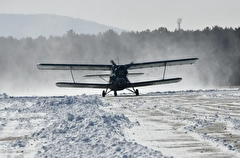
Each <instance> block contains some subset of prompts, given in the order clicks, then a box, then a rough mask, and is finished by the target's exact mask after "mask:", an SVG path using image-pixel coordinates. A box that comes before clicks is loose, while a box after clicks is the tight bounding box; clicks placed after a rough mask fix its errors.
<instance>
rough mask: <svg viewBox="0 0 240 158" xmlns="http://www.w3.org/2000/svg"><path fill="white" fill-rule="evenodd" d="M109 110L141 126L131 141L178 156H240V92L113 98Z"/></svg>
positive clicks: (130, 134) (129, 131)
mask: <svg viewBox="0 0 240 158" xmlns="http://www.w3.org/2000/svg"><path fill="white" fill-rule="evenodd" d="M102 100H103V101H104V102H107V103H110V104H112V106H108V107H105V109H106V110H108V111H114V112H116V113H122V114H124V115H125V116H126V117H128V118H129V119H130V121H132V122H137V123H139V126H134V127H133V128H131V129H126V130H125V135H126V137H127V138H128V140H131V141H134V142H137V143H139V144H141V145H144V146H148V147H149V148H151V149H154V150H158V151H161V152H162V153H163V155H167V156H174V157H240V153H239V151H240V146H239V145H240V117H239V116H240V102H239V101H240V91H239V90H208V91H184V92H166V93H155V94H151V95H150V96H149V95H146V96H141V97H134V96H132V97H126V96H122V97H121V96H120V97H107V98H103V99H102Z"/></svg>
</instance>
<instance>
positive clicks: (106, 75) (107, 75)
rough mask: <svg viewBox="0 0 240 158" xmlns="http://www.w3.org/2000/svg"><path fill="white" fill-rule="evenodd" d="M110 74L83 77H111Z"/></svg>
mask: <svg viewBox="0 0 240 158" xmlns="http://www.w3.org/2000/svg"><path fill="white" fill-rule="evenodd" d="M109 76H110V74H96V75H85V76H83V77H109Z"/></svg>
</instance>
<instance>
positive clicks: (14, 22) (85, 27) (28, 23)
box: [0, 14, 124, 38]
mask: <svg viewBox="0 0 240 158" xmlns="http://www.w3.org/2000/svg"><path fill="white" fill-rule="evenodd" d="M71 29H72V30H73V31H75V32H76V33H83V34H98V33H100V32H105V31H107V30H109V29H112V30H114V31H116V32H118V33H120V32H122V31H124V30H122V29H119V28H115V27H111V26H106V25H102V24H98V23H95V22H91V21H86V20H82V19H75V18H71V17H66V16H59V15H51V14H33V15H22V14H0V36H3V37H8V36H13V37H15V38H23V37H32V38H37V37H38V36H40V35H42V36H45V37H49V36H50V35H53V36H62V35H63V34H66V32H67V31H69V30H71Z"/></svg>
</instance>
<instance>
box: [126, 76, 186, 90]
mask: <svg viewBox="0 0 240 158" xmlns="http://www.w3.org/2000/svg"><path fill="white" fill-rule="evenodd" d="M181 80H182V78H170V79H163V80H153V81H145V82H135V83H130V84H129V85H128V86H127V87H128V88H130V87H142V86H153V85H160V84H169V83H177V82H180V81H181Z"/></svg>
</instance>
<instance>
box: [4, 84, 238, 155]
mask: <svg viewBox="0 0 240 158" xmlns="http://www.w3.org/2000/svg"><path fill="white" fill-rule="evenodd" d="M239 101H240V90H239V89H229V90H206V91H182V92H181V91H178V92H163V93H152V94H146V95H142V96H139V97H135V96H129V95H122V96H118V97H112V96H107V97H105V98H101V97H98V96H96V95H91V96H87V95H81V96H58V97H9V96H7V95H6V94H2V95H0V157H1V158H2V157H45V156H49V157H124V158H127V157H163V156H162V155H165V156H173V157H240V153H239V152H240V118H239V116H240V115H239V113H240V102H239Z"/></svg>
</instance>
